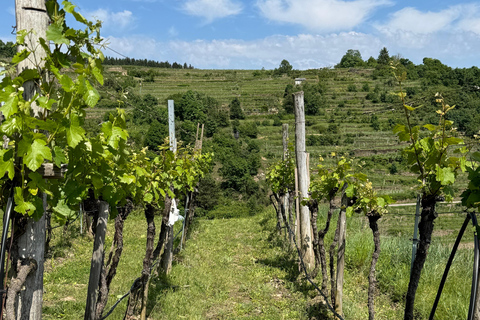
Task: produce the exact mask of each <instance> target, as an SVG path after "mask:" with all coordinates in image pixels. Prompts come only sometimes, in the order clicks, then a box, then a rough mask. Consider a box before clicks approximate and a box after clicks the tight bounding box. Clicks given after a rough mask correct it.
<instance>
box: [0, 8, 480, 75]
mask: <svg viewBox="0 0 480 320" xmlns="http://www.w3.org/2000/svg"><path fill="white" fill-rule="evenodd" d="M59 2H61V1H59ZM72 2H73V3H74V4H76V5H77V6H78V10H79V11H80V13H82V14H83V15H84V16H86V17H88V18H90V19H98V20H101V21H103V28H102V32H101V35H102V36H103V37H105V39H106V41H107V42H108V47H109V48H111V49H113V50H115V51H117V52H119V53H120V54H122V55H125V56H128V57H131V58H137V59H151V60H157V61H169V62H171V63H172V62H178V63H181V64H183V63H184V62H186V63H187V64H191V65H192V66H194V67H195V68H199V69H261V68H265V69H273V68H276V67H278V66H279V64H280V62H281V61H282V60H283V59H287V60H288V61H289V62H290V64H292V66H293V67H294V68H295V69H300V70H304V69H311V68H322V67H333V66H334V65H335V64H337V63H338V62H339V61H340V59H341V57H342V56H343V55H344V54H345V52H346V51H347V50H348V49H354V50H359V51H360V53H361V55H362V57H363V59H364V60H367V59H368V58H369V57H370V56H373V57H374V58H377V57H378V54H379V51H380V49H382V48H383V47H386V48H387V49H388V51H389V53H390V55H400V56H401V57H403V58H407V59H410V60H411V61H413V62H414V63H415V64H421V63H422V60H423V58H424V57H429V58H435V59H439V60H440V61H441V62H442V63H444V64H446V65H449V66H451V67H459V68H464V67H467V68H469V67H471V66H478V65H479V64H480V63H479V57H480V2H479V1H470V2H468V1H466V2H463V0H457V1H454V0H435V1H434V0H422V1H412V0H396V1H394V0H351V1H340V0H115V1H113V0H103V1H98V0H95V1H94V0H74V1H72ZM3 8H4V9H3V10H2V11H0V39H2V40H3V41H4V42H5V41H13V40H14V39H15V35H12V26H14V25H15V14H14V13H15V1H14V0H4V5H3ZM104 54H105V55H107V56H112V57H120V56H119V55H118V54H117V53H115V52H114V51H112V50H109V49H107V50H105V52H104Z"/></svg>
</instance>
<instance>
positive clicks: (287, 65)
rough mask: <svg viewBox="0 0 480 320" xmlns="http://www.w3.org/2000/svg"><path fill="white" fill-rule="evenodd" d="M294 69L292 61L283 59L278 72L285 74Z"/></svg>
mask: <svg viewBox="0 0 480 320" xmlns="http://www.w3.org/2000/svg"><path fill="white" fill-rule="evenodd" d="M292 70H293V67H292V65H291V64H290V62H288V61H287V60H285V59H283V60H282V62H280V66H279V67H278V72H279V73H280V74H284V73H287V74H288V73H290V71H292Z"/></svg>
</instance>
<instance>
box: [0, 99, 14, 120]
mask: <svg viewBox="0 0 480 320" xmlns="http://www.w3.org/2000/svg"><path fill="white" fill-rule="evenodd" d="M0 110H1V111H2V113H3V115H4V116H5V119H8V118H10V116H11V115H12V114H15V113H17V112H18V96H17V95H14V96H12V97H10V98H9V99H8V100H7V101H6V102H5V104H4V105H3V106H2V107H1V108H0Z"/></svg>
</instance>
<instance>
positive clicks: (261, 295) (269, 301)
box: [150, 214, 307, 319]
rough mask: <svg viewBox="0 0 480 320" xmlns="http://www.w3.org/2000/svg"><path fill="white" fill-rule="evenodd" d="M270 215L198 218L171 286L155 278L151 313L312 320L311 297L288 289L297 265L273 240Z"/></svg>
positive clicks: (154, 315) (179, 316) (173, 316)
mask: <svg viewBox="0 0 480 320" xmlns="http://www.w3.org/2000/svg"><path fill="white" fill-rule="evenodd" d="M267 219H268V217H267V216H266V215H264V214H262V215H259V216H257V217H253V218H252V217H250V218H244V219H242V218H238V219H226V220H200V221H198V224H197V226H196V228H195V230H194V232H193V233H192V235H191V238H190V239H189V240H188V242H187V247H186V249H185V250H184V251H183V252H182V253H181V254H180V255H179V256H178V258H177V261H176V263H175V265H174V267H173V271H172V273H171V275H170V276H169V277H168V284H166V279H158V280H157V281H155V282H153V287H154V288H153V289H151V290H152V296H151V306H150V307H151V314H150V317H151V318H152V319H306V318H307V315H306V311H305V305H306V297H304V295H303V294H302V293H300V292H299V291H295V290H288V288H287V287H288V286H291V283H290V282H289V281H288V280H286V279H288V278H289V276H290V275H289V273H290V272H291V269H292V267H294V266H293V265H292V264H291V259H289V258H288V257H287V256H285V253H284V251H283V250H282V249H281V248H280V247H277V246H275V245H273V244H272V241H271V239H270V238H271V235H270V233H271V230H272V228H270V227H271V226H269V224H271V221H273V219H269V221H267ZM290 289H293V288H290Z"/></svg>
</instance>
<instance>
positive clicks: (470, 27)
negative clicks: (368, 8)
mask: <svg viewBox="0 0 480 320" xmlns="http://www.w3.org/2000/svg"><path fill="white" fill-rule="evenodd" d="M479 14H480V6H479V5H477V4H458V5H454V6H450V7H448V8H446V9H444V10H441V11H436V12H433V11H427V12H423V11H420V10H418V9H416V8H412V7H407V8H403V9H401V10H399V11H397V12H394V13H393V14H391V15H390V20H389V21H388V22H387V23H386V24H383V25H380V24H377V25H376V27H377V29H378V30H380V31H381V32H384V33H386V34H392V33H396V32H407V33H409V32H410V33H413V34H416V35H419V36H420V37H421V35H428V34H432V33H436V32H450V33H456V32H464V31H466V32H473V33H476V34H479V35H480V18H478V16H479Z"/></svg>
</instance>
